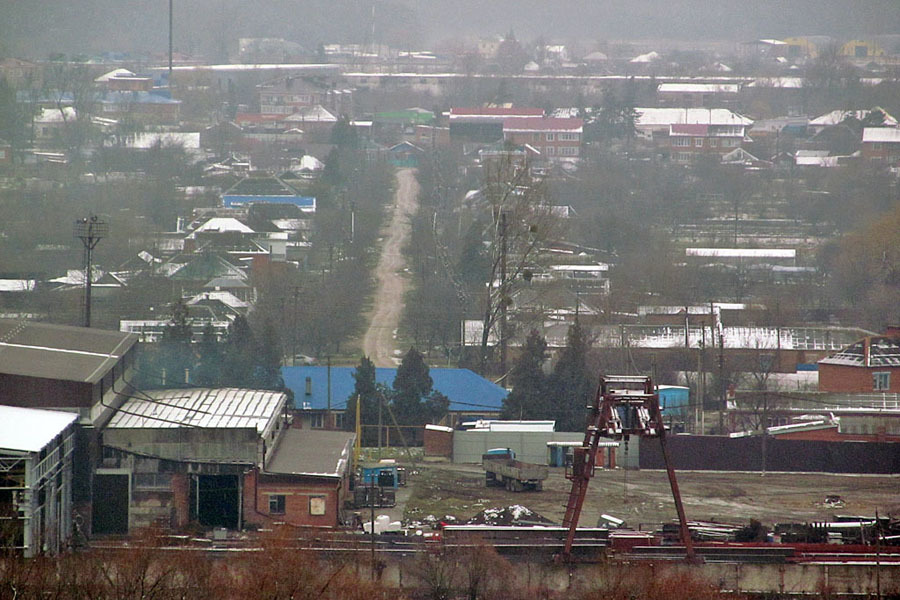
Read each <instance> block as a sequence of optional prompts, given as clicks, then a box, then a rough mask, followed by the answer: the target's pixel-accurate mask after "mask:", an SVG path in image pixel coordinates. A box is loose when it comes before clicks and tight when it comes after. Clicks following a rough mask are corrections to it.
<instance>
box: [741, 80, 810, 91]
mask: <svg viewBox="0 0 900 600" xmlns="http://www.w3.org/2000/svg"><path fill="white" fill-rule="evenodd" d="M747 87H760V88H786V89H787V88H790V89H800V88H802V87H803V78H802V77H760V78H759V79H756V80H755V81H751V82H750V83H748V84H747Z"/></svg>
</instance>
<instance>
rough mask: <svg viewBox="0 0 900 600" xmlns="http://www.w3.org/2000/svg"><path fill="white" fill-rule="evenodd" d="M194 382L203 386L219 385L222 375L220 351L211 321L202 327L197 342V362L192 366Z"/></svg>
mask: <svg viewBox="0 0 900 600" xmlns="http://www.w3.org/2000/svg"><path fill="white" fill-rule="evenodd" d="M194 373H195V376H194V377H193V380H194V382H195V383H196V384H197V385H200V386H203V387H215V386H218V385H219V380H220V379H221V377H222V351H221V349H220V348H219V340H218V338H217V337H216V332H215V330H214V329H213V326H212V323H207V324H206V326H204V328H203V334H202V336H201V338H200V343H199V344H197V364H196V366H195V367H194Z"/></svg>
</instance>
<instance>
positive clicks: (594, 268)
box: [550, 263, 609, 273]
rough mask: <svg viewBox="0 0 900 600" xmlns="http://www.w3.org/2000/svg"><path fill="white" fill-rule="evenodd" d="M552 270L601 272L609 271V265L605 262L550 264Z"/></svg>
mask: <svg viewBox="0 0 900 600" xmlns="http://www.w3.org/2000/svg"><path fill="white" fill-rule="evenodd" d="M550 270H551V271H572V272H579V273H581V272H590V273H600V272H603V271H609V265H607V264H604V263H597V264H593V265H550Z"/></svg>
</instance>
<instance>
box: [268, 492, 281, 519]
mask: <svg viewBox="0 0 900 600" xmlns="http://www.w3.org/2000/svg"><path fill="white" fill-rule="evenodd" d="M269 514H272V515H283V514H284V494H272V495H270V496H269Z"/></svg>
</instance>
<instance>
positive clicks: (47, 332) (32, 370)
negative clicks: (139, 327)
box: [0, 319, 138, 383]
mask: <svg viewBox="0 0 900 600" xmlns="http://www.w3.org/2000/svg"><path fill="white" fill-rule="evenodd" d="M137 340H138V338H137V336H136V335H133V334H130V333H121V332H119V331H104V330H101V329H90V328H85V327H69V326H66V325H49V324H46V323H33V322H30V321H16V320H13V319H0V374H6V375H18V376H22V377H39V378H42V379H58V380H63V381H78V382H83V383H96V382H97V381H99V380H100V379H101V378H102V377H103V376H104V375H106V374H107V373H108V372H109V370H110V369H112V367H113V365H114V364H116V363H117V362H118V361H119V360H120V359H121V358H122V356H123V355H124V354H125V353H126V352H127V351H128V350H129V349H130V348H131V347H132V346H133V345H134V344H135V343H136V342H137Z"/></svg>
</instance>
